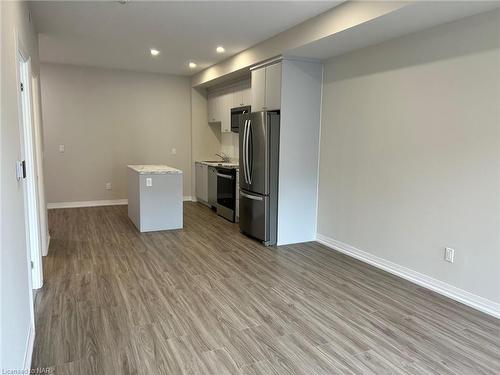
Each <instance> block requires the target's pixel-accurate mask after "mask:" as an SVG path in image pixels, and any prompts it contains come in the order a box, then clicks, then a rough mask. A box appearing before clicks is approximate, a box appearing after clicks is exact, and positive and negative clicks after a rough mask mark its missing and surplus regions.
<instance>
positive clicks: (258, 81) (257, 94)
mask: <svg viewBox="0 0 500 375" xmlns="http://www.w3.org/2000/svg"><path fill="white" fill-rule="evenodd" d="M251 105H252V112H257V111H262V110H263V109H265V106H266V68H261V69H255V70H252V104H251Z"/></svg>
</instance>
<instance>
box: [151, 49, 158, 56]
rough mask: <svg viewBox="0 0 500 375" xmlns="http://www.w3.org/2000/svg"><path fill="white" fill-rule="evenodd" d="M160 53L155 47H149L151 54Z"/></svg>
mask: <svg viewBox="0 0 500 375" xmlns="http://www.w3.org/2000/svg"><path fill="white" fill-rule="evenodd" d="M159 54H160V51H158V50H157V49H154V48H151V56H158V55H159Z"/></svg>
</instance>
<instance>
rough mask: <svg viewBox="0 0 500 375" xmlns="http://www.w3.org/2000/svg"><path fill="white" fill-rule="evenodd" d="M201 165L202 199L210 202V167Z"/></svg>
mask: <svg viewBox="0 0 500 375" xmlns="http://www.w3.org/2000/svg"><path fill="white" fill-rule="evenodd" d="M200 165H201V181H200V182H201V191H200V198H201V199H202V200H203V201H205V202H208V166H207V165H206V164H200Z"/></svg>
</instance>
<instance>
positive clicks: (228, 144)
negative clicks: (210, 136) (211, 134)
mask: <svg viewBox="0 0 500 375" xmlns="http://www.w3.org/2000/svg"><path fill="white" fill-rule="evenodd" d="M221 135H222V137H221V151H222V152H223V153H225V154H226V155H228V156H229V157H230V158H231V159H238V157H239V133H233V132H231V133H222V134H221Z"/></svg>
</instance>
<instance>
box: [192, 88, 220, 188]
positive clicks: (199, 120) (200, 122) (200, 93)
mask: <svg viewBox="0 0 500 375" xmlns="http://www.w3.org/2000/svg"><path fill="white" fill-rule="evenodd" d="M207 119H208V113H207V93H206V90H205V89H195V88H193V89H191V129H192V132H191V142H192V143H191V147H192V158H191V159H192V160H191V167H192V188H191V189H192V190H191V191H192V192H193V196H195V194H196V189H195V168H194V162H195V161H199V160H214V155H215V154H216V153H217V152H219V151H220V148H221V131H220V126H219V125H209V124H208V121H207Z"/></svg>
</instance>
